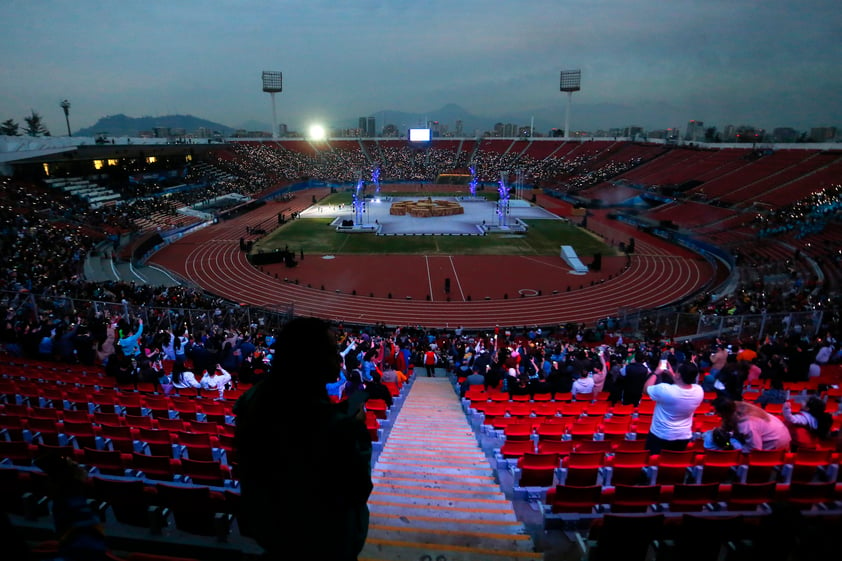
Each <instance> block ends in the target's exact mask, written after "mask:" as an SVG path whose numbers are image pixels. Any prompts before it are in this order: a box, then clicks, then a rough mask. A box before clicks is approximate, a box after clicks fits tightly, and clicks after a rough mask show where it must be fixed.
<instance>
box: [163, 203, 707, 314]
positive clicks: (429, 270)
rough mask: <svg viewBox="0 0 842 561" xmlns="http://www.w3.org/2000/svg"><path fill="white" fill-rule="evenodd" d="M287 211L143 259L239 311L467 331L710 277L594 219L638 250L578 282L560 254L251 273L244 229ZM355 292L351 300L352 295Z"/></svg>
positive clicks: (619, 303) (692, 259)
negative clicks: (242, 243) (447, 287)
mask: <svg viewBox="0 0 842 561" xmlns="http://www.w3.org/2000/svg"><path fill="white" fill-rule="evenodd" d="M309 199H310V194H309V193H305V194H303V195H302V196H300V197H297V198H296V200H295V201H298V205H300V206H302V207H303V206H306V205H307V204H308V203H305V202H303V201H305V200H307V201H309ZM295 201H294V202H295ZM289 204H290V203H288V202H287V203H269V204H267V205H266V206H264V207H261V208H260V209H257V210H255V211H253V212H252V213H249V214H247V215H245V216H242V217H239V218H236V219H233V220H230V221H226V222H222V223H220V224H217V225H213V226H209V227H207V228H204V229H202V230H199V231H198V232H195V233H193V234H190V235H188V236H186V237H184V238H182V239H180V240H178V241H176V242H174V243H172V244H170V245H169V246H167V247H165V248H164V249H162V250H161V251H159V252H158V253H157V254H155V255H154V256H153V257H152V259H151V260H150V261H151V262H154V263H155V264H156V265H159V266H161V267H164V268H166V269H169V270H171V271H174V272H176V273H178V274H180V275H181V276H183V277H185V278H186V279H188V280H189V281H191V282H193V283H195V284H197V285H199V286H201V287H202V288H204V289H205V290H207V291H208V292H210V293H213V294H217V295H219V296H221V297H223V298H226V299H228V300H230V301H233V302H238V303H242V304H248V305H253V306H261V307H265V308H269V309H273V310H281V311H283V310H286V309H288V307H289V306H290V305H292V306H293V310H294V313H295V314H296V315H309V316H316V317H322V318H325V319H331V320H337V321H344V322H349V323H368V324H373V323H385V324H387V325H418V326H423V327H454V326H457V325H461V326H463V327H465V328H468V329H484V328H492V327H494V326H497V325H499V326H521V325H523V326H526V325H558V324H561V323H566V322H577V323H585V324H588V325H592V324H593V323H595V322H596V321H597V320H599V319H600V318H604V317H607V316H616V315H618V312H619V310H620V309H621V308H655V307H658V306H662V305H666V304H669V303H671V302H674V301H675V300H677V299H680V298H681V297H683V296H686V295H688V294H691V293H693V292H695V291H697V290H698V289H700V288H701V287H702V286H704V284H705V283H706V281H707V280H708V279H710V278H711V275H712V274H713V271H712V269H711V266H710V265H709V264H708V263H707V262H706V261H705V260H704V259H701V258H700V257H698V256H696V255H694V254H692V253H690V252H688V251H686V250H684V249H682V248H677V247H674V246H671V245H668V244H666V243H665V242H663V240H660V239H658V238H654V237H650V236H648V235H646V234H644V233H642V232H638V231H636V230H635V229H634V228H631V227H627V226H625V225H622V224H619V223H616V222H613V221H611V222H610V223H609V222H608V221H601V222H598V223H593V222H592V223H591V229H592V230H594V231H598V232H600V233H602V234H603V235H605V236H606V237H609V236H610V237H611V238H612V239H616V240H625V239H626V238H628V237H630V236H633V237H634V238H635V246H636V251H635V254H634V255H633V256H632V258H631V262H630V264H629V266H628V268H625V267H624V266H625V263H626V260H625V257H607V258H606V257H604V258H603V269H602V272H601V273H588V274H587V275H585V276H583V277H576V276H572V275H570V274H569V273H568V272H567V268H566V267H563V263H562V262H561V260H560V258H558V257H555V258H547V257H527V256H493V257H489V256H483V257H480V256H475V255H471V256H468V255H454V256H382V255H370V256H358V257H357V256H337V257H336V259H331V260H326V259H322V258H321V257H322V256H319V255H307V256H305V259H304V260H303V261H301V262H300V264H299V266H298V267H296V268H295V269H285V268H283V266H280V265H276V266H270V267H264V269H263V270H260V269H257V268H254V267H252V266H251V264H249V262H248V260H247V259H246V257H245V253H244V252H242V251H240V250H239V240H240V238H241V237H242V236H243V232H244V231H245V227H246V226H247V225H254V224H259V223H262V222H264V221H265V220H267V219H271V218H272V217H273V216H277V212H278V210H279V208H281V207H283V208H287V207H289ZM302 209H303V208H302ZM293 210H297V209H296V208H293ZM596 220H599V218H598V217H595V218H593V219H592V221H596ZM285 277H286V278H287V280H286V281H285ZM445 277H448V278H450V279H451V291H450V294H449V298H450V300H449V301H448V299H447V298H448V295H447V294H445V293H444V289H443V279H444V278H445ZM296 280H298V284H296V283H295V281H296ZM592 281H593V284H591V282H592ZM308 285H310V286H308ZM323 285H324V286H325V287H326V288H325V289H322V288H321V287H322V286H323ZM384 287H385V288H384ZM352 289H353V290H356V292H357V294H358V295H352V294H351V291H352ZM539 290H540V291H541V295H537V294H538V291H539ZM554 291H555V292H556V293H553V292H554ZM372 293H373V294H374V296H373V297H372V296H371V294H372ZM387 293H391V294H392V295H393V298H388V297H387ZM521 293H524V294H525V297H521V296H520V294H521ZM411 294H414V295H415V296H412V297H411V299H410V298H408V297H407V296H405V295H411ZM488 294H491V295H492V296H487V295H488ZM504 295H507V296H508V298H504ZM469 296H471V300H470V301H468V300H467V298H468V297H469ZM428 297H429V298H430V299H429V300H428V299H427V298H428Z"/></svg>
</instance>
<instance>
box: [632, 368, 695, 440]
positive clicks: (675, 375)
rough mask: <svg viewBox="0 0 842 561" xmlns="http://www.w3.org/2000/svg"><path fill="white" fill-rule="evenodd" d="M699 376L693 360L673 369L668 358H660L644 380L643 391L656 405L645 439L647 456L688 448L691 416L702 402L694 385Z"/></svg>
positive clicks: (691, 431) (691, 424)
mask: <svg viewBox="0 0 842 561" xmlns="http://www.w3.org/2000/svg"><path fill="white" fill-rule="evenodd" d="M694 358H695V357H694ZM698 376H699V369H698V367H697V366H696V364H695V363H694V362H693V361H692V359H691V361H690V362H684V363H682V364H679V365H678V368H677V369H674V368H673V366H672V364H670V361H669V360H668V358H667V356H665V355H662V356H661V360H660V361H659V362H658V367H657V368H656V369H655V371H654V372H652V374H650V376H649V378H648V379H647V380H646V383H645V384H644V385H643V391H645V392H646V393H647V394H648V395H649V397H651V398H652V400H653V401H654V402H655V411H654V412H653V414H652V425H651V427H650V428H649V434H648V435H647V437H646V449H647V450H649V452H650V453H652V454H658V453H660V451H661V450H685V449H686V448H687V445H688V444H689V443H690V440H691V439H692V437H693V413H695V411H696V409H697V408H698V407H699V405H700V404H701V403H702V400H703V399H704V391H703V390H702V387H701V386H700V385H699V384H697V383H696V379H697V378H698Z"/></svg>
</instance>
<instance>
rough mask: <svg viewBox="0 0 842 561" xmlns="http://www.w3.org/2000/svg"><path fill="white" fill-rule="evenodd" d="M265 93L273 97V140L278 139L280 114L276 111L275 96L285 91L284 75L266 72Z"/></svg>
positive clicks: (264, 77) (264, 76)
mask: <svg viewBox="0 0 842 561" xmlns="http://www.w3.org/2000/svg"><path fill="white" fill-rule="evenodd" d="M263 91H264V92H266V93H268V94H269V95H270V96H271V97H272V138H278V114H277V113H276V111H275V94H276V93H280V92H282V91H284V77H283V73H282V72H277V71H272V70H264V71H263Z"/></svg>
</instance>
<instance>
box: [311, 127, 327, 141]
mask: <svg viewBox="0 0 842 561" xmlns="http://www.w3.org/2000/svg"><path fill="white" fill-rule="evenodd" d="M324 138H325V129H324V127H323V126H321V125H310V139H311V140H323V139H324Z"/></svg>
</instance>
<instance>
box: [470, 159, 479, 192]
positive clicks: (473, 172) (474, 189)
mask: <svg viewBox="0 0 842 561" xmlns="http://www.w3.org/2000/svg"><path fill="white" fill-rule="evenodd" d="M468 170H469V171H470V172H471V183H470V185H471V196H472V197H476V196H477V183H478V181H477V168H476V166H471V167H469V168H468Z"/></svg>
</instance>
